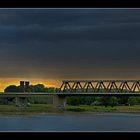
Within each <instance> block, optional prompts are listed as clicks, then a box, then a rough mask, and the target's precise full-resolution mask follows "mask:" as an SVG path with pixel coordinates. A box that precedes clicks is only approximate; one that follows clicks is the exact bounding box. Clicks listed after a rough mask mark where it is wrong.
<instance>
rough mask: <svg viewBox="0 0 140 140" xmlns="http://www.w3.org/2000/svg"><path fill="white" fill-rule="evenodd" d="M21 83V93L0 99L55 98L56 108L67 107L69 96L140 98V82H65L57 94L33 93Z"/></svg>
mask: <svg viewBox="0 0 140 140" xmlns="http://www.w3.org/2000/svg"><path fill="white" fill-rule="evenodd" d="M28 87H29V82H27V84H26V85H24V84H23V82H21V92H17V93H14V92H9V93H8V92H6V93H4V92H1V93H0V97H1V98H2V97H5V98H8V97H9V98H10V97H13V98H15V99H16V104H19V103H20V99H23V100H24V101H26V99H27V98H28V97H45V96H53V104H54V106H65V105H66V97H68V96H140V80H63V81H62V85H61V86H60V88H59V90H58V91H57V92H55V93H32V92H30V91H28Z"/></svg>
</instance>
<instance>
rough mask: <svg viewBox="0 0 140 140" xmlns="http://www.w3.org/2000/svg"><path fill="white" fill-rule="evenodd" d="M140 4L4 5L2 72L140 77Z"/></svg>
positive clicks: (1, 12)
mask: <svg viewBox="0 0 140 140" xmlns="http://www.w3.org/2000/svg"><path fill="white" fill-rule="evenodd" d="M139 17H140V9H0V77H7V78H8V77H10V78H11V77H13V78H18V77H19V78H20V77H35V78H36V77H37V78H50V79H51V78H52V79H74V78H75V79H77V78H80V79H89V78H90V79H94V78H102V79H103V78H114V79H123V78H125V79H126V78H128V79H129V78H132V79H133V78H134V79H135V78H137V79H138V78H140V72H139V69H140V64H139V60H140V55H139V52H140V18H139Z"/></svg>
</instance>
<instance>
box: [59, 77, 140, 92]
mask: <svg viewBox="0 0 140 140" xmlns="http://www.w3.org/2000/svg"><path fill="white" fill-rule="evenodd" d="M59 92H70V93H75V92H76V93H77V92H80V93H81V92H83V93H85V92H86V93H90V92H91V93H140V80H64V81H62V85H61V87H60V89H59Z"/></svg>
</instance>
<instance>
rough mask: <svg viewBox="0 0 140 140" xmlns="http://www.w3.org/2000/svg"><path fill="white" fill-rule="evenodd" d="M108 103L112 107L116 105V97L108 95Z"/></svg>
mask: <svg viewBox="0 0 140 140" xmlns="http://www.w3.org/2000/svg"><path fill="white" fill-rule="evenodd" d="M109 105H110V106H112V107H113V106H116V105H118V99H117V97H110V99H109Z"/></svg>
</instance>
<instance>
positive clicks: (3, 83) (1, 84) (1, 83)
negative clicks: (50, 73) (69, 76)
mask: <svg viewBox="0 0 140 140" xmlns="http://www.w3.org/2000/svg"><path fill="white" fill-rule="evenodd" d="M20 81H29V82H30V85H36V84H43V85H44V86H45V87H59V86H60V83H59V82H58V81H53V80H42V79H17V78H16V79H13V78H12V79H8V78H7V79H0V92H4V89H5V88H6V87H7V86H9V85H16V86H18V85H19V84H20Z"/></svg>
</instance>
